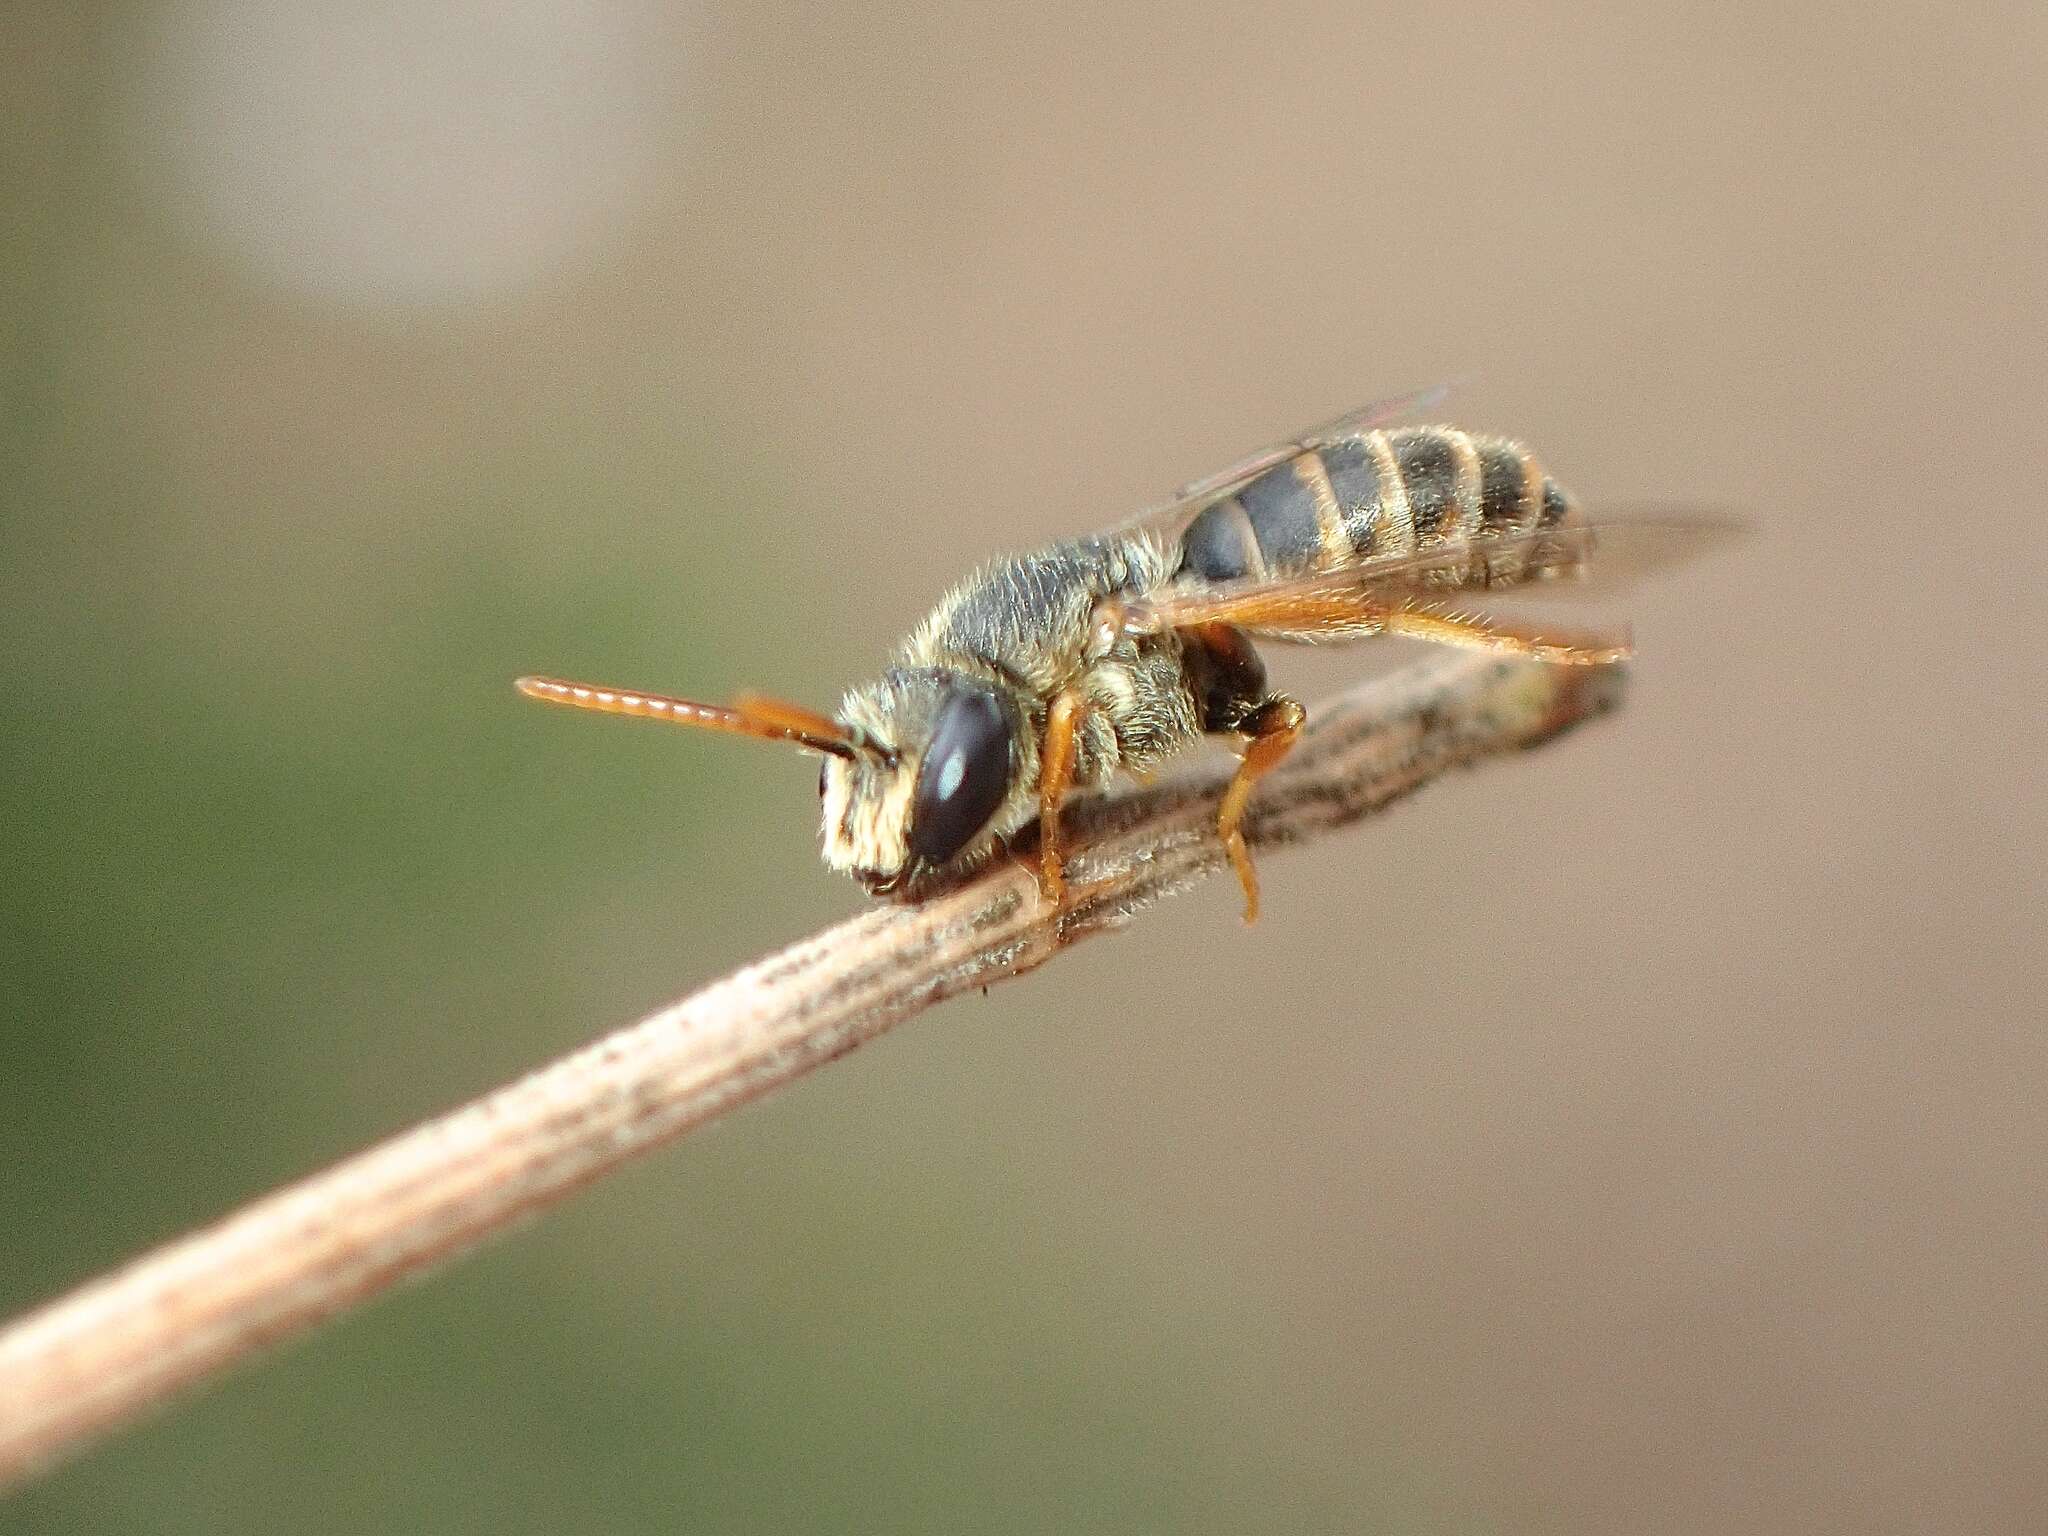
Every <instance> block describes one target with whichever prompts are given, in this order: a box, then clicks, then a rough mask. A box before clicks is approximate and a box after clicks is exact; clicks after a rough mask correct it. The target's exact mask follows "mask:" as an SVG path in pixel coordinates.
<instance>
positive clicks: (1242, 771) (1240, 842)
mask: <svg viewBox="0 0 2048 1536" xmlns="http://www.w3.org/2000/svg"><path fill="white" fill-rule="evenodd" d="M1307 718H1308V715H1307V713H1306V711H1304V710H1303V709H1302V707H1301V706H1300V705H1299V704H1297V703H1295V702H1294V700H1292V699H1290V698H1288V697H1287V696H1286V695H1285V694H1277V693H1276V694H1275V695H1273V697H1272V698H1270V699H1268V700H1266V702H1265V703H1263V704H1261V705H1260V706H1259V707H1258V708H1257V709H1255V710H1253V711H1252V713H1251V714H1250V716H1249V717H1247V719H1246V720H1245V723H1244V730H1245V731H1246V733H1247V734H1248V735H1250V737H1251V741H1250V742H1249V743H1247V744H1246V746H1245V749H1244V761H1243V762H1241V763H1239V764H1238V765H1237V776H1236V777H1235V778H1233V779H1232V780H1231V781H1230V788H1228V789H1226V790H1225V791H1224V792H1223V806H1222V809H1221V810H1219V811H1218V812H1217V815H1216V832H1217V835H1218V836H1219V837H1221V838H1222V839H1223V851H1224V853H1226V854H1227V855H1229V858H1230V867H1231V868H1232V869H1234V870H1236V871H1237V883H1238V884H1239V885H1241V886H1243V887H1244V920H1245V921H1246V922H1248V923H1255V922H1257V921H1258V920H1259V874H1258V871H1257V870H1255V869H1253V868H1252V856H1251V853H1250V851H1249V850H1247V849H1246V847H1245V845H1244V832H1243V830H1242V828H1241V827H1240V826H1239V823H1240V822H1242V821H1243V820H1244V808H1245V805H1246V803H1247V802H1248V801H1249V800H1250V799H1251V797H1252V790H1253V788H1254V787H1255V786H1256V785H1257V784H1258V782H1259V780H1260V779H1262V778H1264V777H1265V776H1266V775H1267V774H1268V773H1270V772H1271V771H1272V770H1273V767H1274V765H1275V764H1277V763H1278V762H1279V761H1280V759H1281V758H1283V757H1285V756H1286V755H1287V754H1288V753H1289V752H1291V751H1292V750H1293V749H1294V743H1295V741H1296V740H1297V739H1298V738H1299V737H1300V735H1301V726H1302V722H1303V721H1305V720H1306V719H1307Z"/></svg>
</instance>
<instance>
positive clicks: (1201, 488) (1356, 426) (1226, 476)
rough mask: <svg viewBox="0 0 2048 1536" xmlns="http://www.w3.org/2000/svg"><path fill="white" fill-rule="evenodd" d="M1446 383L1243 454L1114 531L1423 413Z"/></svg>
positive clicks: (1196, 506)
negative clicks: (1330, 445)
mask: <svg viewBox="0 0 2048 1536" xmlns="http://www.w3.org/2000/svg"><path fill="white" fill-rule="evenodd" d="M1451 388H1452V386H1451V385H1449V384H1436V385H1432V386H1431V387H1430V388H1428V389H1418V390H1415V391H1414V392H1413V393H1410V394H1406V395H1391V396H1389V397H1388V398H1387V399H1385V400H1375V401H1373V402H1372V404H1370V405H1361V406H1359V407H1358V408H1357V409H1356V410H1353V411H1346V412H1345V413H1344V414H1343V415H1342V416H1338V417H1334V418H1332V419H1331V420H1329V421H1326V422H1324V423H1323V424H1322V425H1321V426H1318V427H1311V428H1310V429H1309V430H1308V431H1306V432H1302V433H1299V434H1297V435H1296V436H1294V437H1290V438H1288V439H1287V440H1286V441H1285V442H1281V443H1275V444H1273V445H1272V446H1271V447H1270V448H1261V449H1260V450H1259V451H1258V452H1257V453H1253V454H1247V455H1246V456H1245V457H1244V458H1241V459H1239V460H1238V461H1237V462H1236V463H1235V464H1233V465H1231V466H1230V467H1229V468H1228V469H1219V470H1218V471H1216V473H1215V474H1213V475H1204V476H1203V477H1202V478H1201V479H1199V480H1191V481H1189V482H1188V483H1187V484H1186V485H1184V486H1182V487H1181V488H1180V489H1179V490H1177V491H1175V492H1174V493H1173V495H1172V496H1170V497H1168V498H1167V499H1166V500H1165V501H1162V502H1160V503H1158V504H1157V505H1156V506H1151V507H1147V508H1146V509H1145V510H1144V511H1142V512H1140V513H1138V514H1137V516H1135V517H1132V518H1127V519H1126V520H1125V521H1124V522H1123V523H1121V524H1119V525H1118V526H1119V527H1124V528H1130V527H1143V526H1148V525H1170V524H1172V523H1173V522H1174V521H1176V520H1177V519H1179V518H1184V517H1186V516H1187V515H1188V514H1189V513H1192V512H1196V511H1199V510H1200V509H1201V508H1203V507H1205V506H1207V505H1208V504H1209V503H1210V502H1212V501H1218V500H1221V499H1222V498H1223V497H1225V496H1227V495H1229V494H1230V493H1231V492H1232V491H1234V490H1236V489H1237V488H1238V487H1239V486H1241V485H1244V484H1245V483H1246V482H1248V481H1250V480H1251V479H1253V478H1254V477H1255V476H1257V475H1259V474H1261V473H1262V472H1264V471H1265V470H1268V469H1271V468H1272V467H1273V466H1274V465H1275V464H1280V463H1284V462H1285V461H1286V460H1288V459H1291V458H1293V457H1294V456H1295V455H1296V454H1298V453H1306V452H1307V451H1308V450H1309V449H1311V448H1320V447H1323V446H1324V445H1325V444H1328V443H1333V442H1336V441H1337V440H1339V439H1340V438H1346V437H1355V436H1357V435H1358V434H1359V433H1361V432H1370V431H1372V430H1373V429H1375V428H1376V427H1383V426H1385V425H1387V423H1389V422H1393V421H1399V420H1401V419H1402V418H1403V417H1407V416H1413V415H1416V414H1418V413H1420V412H1422V411H1428V410H1434V409H1435V408H1436V407H1437V406H1439V405H1441V404H1442V403H1443V401H1444V399H1445V397H1446V396H1448V395H1449V394H1450V392H1451Z"/></svg>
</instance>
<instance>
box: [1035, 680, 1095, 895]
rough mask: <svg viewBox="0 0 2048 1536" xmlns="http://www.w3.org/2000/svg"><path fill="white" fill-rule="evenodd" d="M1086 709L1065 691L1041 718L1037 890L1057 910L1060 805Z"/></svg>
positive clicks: (1061, 883)
mask: <svg viewBox="0 0 2048 1536" xmlns="http://www.w3.org/2000/svg"><path fill="white" fill-rule="evenodd" d="M1086 707H1087V706H1086V705H1084V704H1083V703H1082V702H1081V695H1080V694H1079V693H1078V692H1076V691H1075V690H1073V689H1071V688H1070V689H1068V690H1067V691H1066V692H1064V693H1062V694H1060V695H1059V696H1058V697H1056V698H1055V699H1054V700H1053V701H1052V708H1051V709H1049V710H1047V711H1046V715H1045V741H1044V744H1043V745H1041V746H1040V748H1039V769H1038V889H1039V891H1040V892H1041V893H1042V894H1043V895H1044V897H1045V899H1046V900H1047V901H1049V902H1051V903H1052V904H1053V905H1054V906H1055V907H1057V906H1058V905H1059V904H1060V903H1061V902H1063V901H1065V900H1066V896H1067V877H1066V866H1065V864H1064V863H1063V862H1062V860H1061V858H1060V802H1061V801H1063V800H1065V799H1066V798H1067V790H1068V789H1069V788H1070V787H1071V786H1072V785H1073V782H1074V733H1075V732H1076V731H1077V730H1078V729H1079V728H1080V724H1081V714H1082V711H1083V710H1084V709H1085V708H1086Z"/></svg>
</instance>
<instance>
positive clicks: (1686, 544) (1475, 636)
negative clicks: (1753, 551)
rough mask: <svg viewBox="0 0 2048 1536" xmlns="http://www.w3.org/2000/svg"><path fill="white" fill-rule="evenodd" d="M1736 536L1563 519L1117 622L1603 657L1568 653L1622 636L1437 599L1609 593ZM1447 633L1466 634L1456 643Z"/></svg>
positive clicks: (1173, 596) (1140, 629)
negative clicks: (1569, 586)
mask: <svg viewBox="0 0 2048 1536" xmlns="http://www.w3.org/2000/svg"><path fill="white" fill-rule="evenodd" d="M1742 532H1743V525H1742V524H1740V523H1737V522H1733V521H1731V520H1729V519H1726V518H1719V517H1711V516H1705V515H1697V514H1694V515H1685V516H1669V515H1667V516H1662V517H1656V518H1635V519H1631V520H1628V521H1622V522H1603V523H1580V524H1570V525H1567V526H1564V527H1561V528H1549V529H1542V530H1538V531H1534V532H1529V533H1521V534H1511V535H1498V536H1493V537H1489V538H1483V539H1474V540H1471V541H1469V542H1459V543H1450V544H1442V545H1437V546H1434V547H1432V548H1428V549H1423V550H1418V551H1416V552H1414V553H1410V554H1396V555H1382V556H1379V557H1377V558H1374V559H1371V560H1364V561H1360V562H1359V563H1358V564H1356V565H1354V566H1352V567H1351V568H1349V569H1348V570H1343V571H1332V572H1325V573H1322V574H1315V575H1307V576H1299V577H1293V578H1289V579H1285V580H1280V581H1272V580H1266V581H1243V582H1232V583H1229V584H1227V585H1222V586H1202V585H1193V584H1190V585H1176V586H1170V587H1168V588H1166V589H1165V590H1164V591H1161V592H1156V593H1154V594H1152V595H1151V596H1150V597H1148V598H1145V599H1142V600H1139V601H1136V602H1132V603H1129V604H1126V605H1125V607H1124V608H1123V610H1122V613H1121V615H1120V623H1121V628H1122V629H1123V631H1124V633H1126V634H1140V635H1147V634H1160V633H1162V632H1164V631H1166V630H1169V629H1187V628H1190V627H1192V626H1195V625H1201V624H1227V625H1230V626H1232V627H1233V628H1238V629H1243V630H1246V631H1249V632H1250V633H1252V634H1254V635H1262V636H1266V637H1269V638H1272V639H1279V640H1296V641H1304V642H1313V641H1317V640H1337V639H1355V638H1359V637H1362V636H1365V635H1373V634H1381V633H1389V632H1392V633H1406V634H1417V635H1421V636H1422V637H1423V638H1425V639H1438V640H1444V641H1447V642H1449V643H1453V644H1457V643H1470V644H1479V643H1481V639H1482V637H1483V638H1485V639H1486V641H1487V645H1486V648H1490V649H1501V650H1521V651H1527V652H1529V653H1531V654H1542V653H1543V652H1544V650H1545V648H1546V647H1549V646H1551V645H1552V641H1553V637H1554V639H1555V645H1556V646H1557V647H1561V648H1564V649H1569V650H1571V651H1572V652H1574V653H1575V654H1574V656H1572V657H1563V656H1552V657H1550V658H1549V659H1552V660H1565V659H1598V660H1615V659H1618V655H1616V654H1602V655H1599V656H1597V657H1592V656H1588V657H1581V656H1579V655H1577V654H1576V653H1580V652H1593V651H1598V652H1603V653H1605V652H1616V653H1618V654H1626V649H1627V640H1626V636H1625V633H1624V632H1622V631H1619V630H1614V631H1591V632H1583V633H1580V632H1571V631H1563V630H1549V629H1536V628H1531V627H1528V626H1520V625H1513V624H1509V623H1507V622H1505V621H1502V620H1497V619H1491V618H1488V617H1486V616H1484V615H1478V614H1470V613H1461V612H1458V611H1456V610H1454V609H1453V608H1451V607H1449V606H1446V605H1445V604H1444V603H1443V602H1442V601H1441V600H1442V599H1444V598H1446V597H1450V596H1453V595H1455V594H1459V593H1467V592H1477V591H1500V590H1505V589H1507V588H1509V587H1519V586H1525V585H1528V584H1532V583H1541V584H1542V592H1543V594H1544V595H1545V596H1548V595H1550V594H1551V593H1552V592H1553V591H1554V590H1557V589H1559V588H1560V587H1561V586H1562V585H1563V584H1564V583H1565V582H1566V581H1567V580H1569V581H1570V582H1571V583H1573V584H1574V585H1578V584H1581V583H1583V584H1584V585H1585V586H1589V587H1590V586H1593V585H1595V584H1597V585H1598V587H1599V588H1600V590H1602V591H1603V592H1613V591H1617V590H1620V589H1621V588H1623V587H1624V586H1625V585H1626V584H1627V583H1628V582H1630V581H1632V580H1634V579H1637V578H1640V577H1642V576H1646V575H1650V574H1653V573H1655V572H1657V571H1660V570H1666V569H1669V568H1670V567H1671V566H1673V565H1676V564H1679V563H1681V562H1683V561H1686V560H1689V559H1692V558H1694V557H1696V556H1699V555H1702V554H1706V553H1709V552H1711V551H1712V550H1714V549H1717V548H1724V547H1726V546H1728V545H1730V544H1732V543H1734V542H1735V541H1736V539H1737V538H1738V537H1740V535H1741V534H1742ZM1453 627H1455V628H1457V629H1458V630H1460V631H1462V632H1463V633H1464V635H1465V637H1466V638H1464V639H1463V640H1461V639H1460V638H1459V636H1458V634H1455V633H1453V632H1452V629H1453ZM1495 642H1498V643H1495Z"/></svg>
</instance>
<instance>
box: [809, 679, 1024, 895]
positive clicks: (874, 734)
mask: <svg viewBox="0 0 2048 1536" xmlns="http://www.w3.org/2000/svg"><path fill="white" fill-rule="evenodd" d="M840 718H841V719H842V720H843V721H844V722H845V723H846V724H847V725H848V726H849V727H850V728H851V730H852V732H853V734H854V736H855V738H856V740H858V741H859V742H861V744H862V750H861V751H860V752H859V753H858V754H857V755H856V756H854V757H852V758H840V757H828V758H826V759H825V767H824V771H823V772H822V773H821V774H820V775H819V778H818V793H819V797H820V799H821V800H822V802H823V830H824V837H825V862H826V863H827V864H829V865H831V866H832V867H833V868H834V869H837V870H843V871H844V872H846V873H847V874H850V875H852V876H853V878H854V879H856V880H858V881H859V882H860V883H861V884H862V885H864V886H866V887H867V889H868V890H869V891H870V892H871V893H873V894H876V895H885V894H890V895H900V896H905V897H914V896H917V895H920V894H922V892H923V891H925V890H927V889H929V888H931V887H932V886H934V885H936V884H941V883H943V882H944V880H945V879H946V878H953V877H958V876H960V875H964V874H966V873H967V872H968V871H970V870H972V869H974V868H975V867H977V866H978V865H979V864H981V863H982V861H983V860H985V859H986V858H987V857H988V856H989V854H990V853H991V852H992V851H993V850H994V848H995V844H996V840H997V838H998V837H1000V836H1003V835H1004V834H1006V833H1007V832H1009V831H1011V830H1012V829H1013V828H1014V827H1015V826H1016V825H1017V824H1018V823H1019V822H1020V821H1021V820H1022V819H1023V816H1025V815H1028V814H1029V807H1030V792H1029V789H1028V785H1029V783H1030V774H1029V764H1028V763H1026V762H1025V761H1024V759H1025V758H1026V757H1027V756H1029V755H1030V753H1029V735H1030V733H1029V732H1028V731H1027V730H1025V729H1024V728H1023V721H1022V719H1021V718H1020V717H1019V715H1018V714H1017V712H1016V710H1015V708H1014V706H1013V705H1012V704H1011V703H1010V701H1009V700H1008V699H1006V698H1005V697H1004V696H1003V695H1002V694H1001V693H1000V692H998V691H997V690H996V689H995V688H994V687H992V686H991V685H989V684H988V683H986V682H984V681H982V680H981V679H978V678H970V677H965V676H963V675H961V674H960V673H957V672H950V671H945V670H942V669H937V668H898V669H895V670H892V671H890V672H888V673H886V674H884V675H883V677H882V678H881V680H880V681H879V682H876V683H872V684H870V685H868V686H867V687H865V688H860V689H856V690H855V691H854V692H853V693H851V694H849V695H848V696H847V698H846V702H845V704H844V705H843V706H842V707H841V709H840ZM1020 785H1021V786H1026V787H1023V788H1020ZM1020 812H1021V814H1020Z"/></svg>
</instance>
